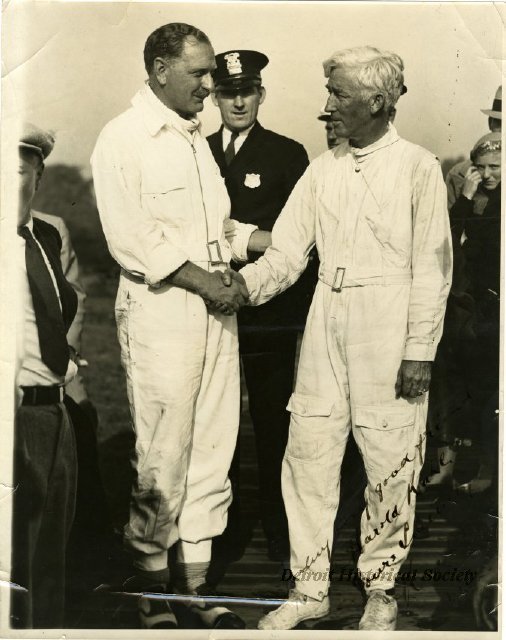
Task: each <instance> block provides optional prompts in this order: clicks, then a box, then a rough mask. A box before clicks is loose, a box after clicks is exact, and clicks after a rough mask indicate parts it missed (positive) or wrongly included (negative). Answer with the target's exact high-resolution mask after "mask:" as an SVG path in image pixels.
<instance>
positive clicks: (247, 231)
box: [224, 218, 258, 262]
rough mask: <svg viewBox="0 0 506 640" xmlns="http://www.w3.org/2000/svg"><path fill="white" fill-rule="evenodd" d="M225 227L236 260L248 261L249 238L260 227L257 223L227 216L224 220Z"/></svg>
mask: <svg viewBox="0 0 506 640" xmlns="http://www.w3.org/2000/svg"><path fill="white" fill-rule="evenodd" d="M224 228H225V237H226V239H227V241H228V243H229V244H230V248H231V250H232V257H233V259H234V260H235V261H236V262H247V260H248V244H249V239H250V237H251V234H252V233H253V232H254V231H256V230H257V229H258V227H257V225H255V224H246V223H244V222H238V221H237V220H233V219H232V218H227V219H226V220H225V222H224Z"/></svg>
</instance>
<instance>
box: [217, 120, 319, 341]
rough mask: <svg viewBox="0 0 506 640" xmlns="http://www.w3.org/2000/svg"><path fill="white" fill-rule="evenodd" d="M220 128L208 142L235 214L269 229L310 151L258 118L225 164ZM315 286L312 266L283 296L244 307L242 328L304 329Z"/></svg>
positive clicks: (266, 229) (307, 161)
mask: <svg viewBox="0 0 506 640" xmlns="http://www.w3.org/2000/svg"><path fill="white" fill-rule="evenodd" d="M222 131H223V127H221V128H220V130H219V131H217V132H216V133H214V134H212V135H211V136H209V137H208V139H207V140H208V142H209V146H210V147H211V151H212V153H213V155H214V158H215V160H216V163H217V164H218V166H219V168H220V171H221V174H222V176H223V177H224V179H225V184H226V186H227V190H228V194H229V196H230V201H231V217H232V218H234V219H236V220H238V221H240V222H245V223H250V224H255V225H258V227H259V228H260V229H263V230H265V231H271V230H272V227H273V226H274V223H275V222H276V219H277V217H278V215H279V214H280V213H281V210H282V208H283V206H284V205H285V202H286V201H287V199H288V196H289V195H290V193H291V191H292V189H293V187H294V186H295V184H296V183H297V181H298V180H299V178H300V177H301V176H302V174H303V173H304V171H305V170H306V167H307V166H308V164H309V160H308V156H307V153H306V151H305V149H304V147H303V146H302V145H301V144H299V143H298V142H295V140H291V139H290V138H286V137H285V136H282V135H279V134H277V133H274V132H273V131H269V130H268V129H264V128H263V127H262V126H261V125H260V124H259V123H258V122H256V123H255V125H254V126H253V128H252V129H251V131H250V132H249V134H248V136H247V138H246V140H245V141H244V143H243V144H242V146H241V147H240V148H239V150H238V152H237V154H236V155H235V157H234V158H233V160H232V162H231V163H230V165H229V166H227V164H226V163H225V153H224V150H223V137H222ZM258 257H259V254H255V253H251V254H250V256H249V261H250V262H254V261H255V260H256V259H257V258H258ZM235 266H236V268H237V267H238V265H235ZM315 284H316V269H315V268H311V266H309V267H308V269H307V270H306V273H305V274H304V276H303V277H302V278H301V279H300V280H299V281H298V282H297V283H296V284H295V285H294V286H293V287H291V288H290V289H289V290H288V291H286V292H285V293H283V294H282V295H280V296H278V297H276V298H274V299H273V300H271V301H270V302H268V303H267V304H265V305H262V306H261V307H258V308H252V307H245V308H244V309H243V310H242V311H241V313H240V314H239V324H240V326H241V327H242V329H243V330H244V328H246V327H247V326H252V327H254V326H262V327H265V328H267V327H268V328H270V329H282V328H288V327H289V328H292V329H295V328H296V329H301V328H303V324H304V320H305V317H306V315H307V311H308V309H309V304H310V303H311V298H312V294H313V291H314V286H315Z"/></svg>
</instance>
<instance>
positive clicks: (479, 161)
mask: <svg viewBox="0 0 506 640" xmlns="http://www.w3.org/2000/svg"><path fill="white" fill-rule="evenodd" d="M474 166H475V167H476V168H477V169H478V172H479V174H480V176H481V179H482V183H481V186H482V188H483V189H495V188H496V187H497V185H498V184H499V183H500V182H501V152H500V151H490V152H489V153H484V154H483V155H481V156H478V157H477V158H476V160H475V162H474Z"/></svg>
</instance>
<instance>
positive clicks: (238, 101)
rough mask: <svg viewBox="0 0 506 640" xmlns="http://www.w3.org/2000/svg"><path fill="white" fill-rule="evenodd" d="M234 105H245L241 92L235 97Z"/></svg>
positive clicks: (240, 106)
mask: <svg viewBox="0 0 506 640" xmlns="http://www.w3.org/2000/svg"><path fill="white" fill-rule="evenodd" d="M234 107H239V108H240V109H242V107H244V100H243V97H242V95H241V94H240V93H238V94H237V95H236V96H235V98H234Z"/></svg>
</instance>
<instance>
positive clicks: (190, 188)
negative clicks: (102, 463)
mask: <svg viewBox="0 0 506 640" xmlns="http://www.w3.org/2000/svg"><path fill="white" fill-rule="evenodd" d="M144 62H145V66H146V70H147V73H148V76H149V80H148V82H147V84H146V85H145V86H144V87H143V88H142V89H141V90H140V91H139V92H138V93H137V94H136V95H135V96H134V98H133V100H132V106H131V108H130V109H128V110H127V111H126V112H124V113H122V114H121V115H120V116H118V117H117V118H115V119H113V120H112V121H111V122H109V123H108V124H107V125H106V126H105V128H104V129H103V131H102V132H101V134H100V136H99V138H98V141H97V144H96V147H95V150H94V152H93V157H92V166H93V179H94V184H95V190H96V195H97V201H98V208H99V212H100V218H101V221H102V225H103V228H104V232H105V236H106V238H107V242H108V245H109V249H110V251H111V253H112V255H113V257H114V258H115V259H116V260H117V262H118V263H119V264H120V265H121V267H122V270H121V276H120V282H119V289H118V295H117V300H116V319H117V324H118V335H119V340H120V344H121V354H122V362H123V366H124V368H125V371H126V375H127V388H128V397H129V402H130V408H131V414H132V419H133V424H134V429H135V433H136V458H135V461H134V462H135V468H136V480H135V482H134V487H133V490H132V500H131V507H130V520H129V523H128V525H127V526H126V528H125V533H124V539H125V544H126V546H127V548H128V549H129V550H130V551H131V552H132V555H133V565H134V570H135V574H134V575H133V576H131V579H129V580H127V581H126V583H124V584H123V585H122V588H123V589H124V590H131V591H146V590H153V588H154V586H157V588H158V589H159V588H161V589H166V588H168V585H169V584H171V585H172V586H174V587H175V588H176V589H177V590H178V591H179V592H182V593H185V594H191V595H193V594H197V593H198V592H199V589H200V588H201V587H203V585H204V583H205V581H206V573H207V568H208V565H209V561H210V559H211V543H212V538H213V537H214V536H217V535H219V534H221V533H222V532H223V530H224V528H225V524H226V518H227V509H228V506H229V504H230V501H231V492H230V482H229V480H228V477H227V473H228V470H229V467H230V462H231V460H232V454H233V451H234V448H235V443H236V438H237V430H238V425H239V402H240V398H239V357H238V343H237V325H236V317H235V315H233V311H237V310H238V308H239V306H241V305H242V304H244V302H245V300H246V297H247V291H246V290H245V288H244V286H243V285H241V284H238V283H237V282H232V284H231V286H228V287H225V286H224V284H223V283H222V280H221V275H220V272H222V271H224V270H225V269H226V268H227V265H228V264H229V261H230V259H231V257H233V258H234V259H235V260H237V259H238V260H241V261H245V260H246V259H247V250H248V249H250V250H251V249H255V250H257V251H263V250H264V249H265V246H267V245H268V244H269V240H270V234H269V233H267V232H260V231H256V229H257V227H256V226H253V225H244V224H240V223H238V222H236V221H231V220H230V219H229V214H230V202H229V198H228V194H227V190H226V187H225V184H224V182H223V179H222V177H221V175H220V170H219V168H218V166H217V165H216V163H215V161H214V159H213V155H212V153H211V151H210V149H209V146H208V143H207V141H206V139H205V138H204V137H203V136H202V135H201V133H200V123H199V120H198V119H197V118H196V117H195V114H196V113H197V112H199V111H202V109H203V103H204V99H205V98H206V97H207V96H208V95H209V93H210V92H211V90H212V89H213V82H212V76H211V74H212V72H213V71H214V69H215V68H216V63H215V57H214V51H213V49H212V46H211V44H210V42H209V39H208V38H207V36H206V35H205V34H204V33H202V32H201V31H200V30H198V29H196V28H195V27H192V26H190V25H185V24H179V23H173V24H168V25H165V26H162V27H160V28H159V29H157V30H156V31H154V32H153V33H152V34H151V35H150V36H149V38H148V39H147V41H146V45H145V49H144ZM259 240H260V241H261V242H260V243H259V242H258V241H259ZM264 240H265V243H264V244H263V241H264ZM255 243H256V244H255ZM206 302H207V303H208V304H209V302H211V303H215V307H214V308H215V309H218V308H222V309H225V310H226V313H221V312H219V311H212V310H208V307H206ZM177 542H179V544H178V547H177V564H176V572H175V574H172V576H170V575H169V569H168V559H167V550H168V549H169V548H170V547H172V545H174V544H175V543H177ZM141 604H142V606H141V607H140V610H141V618H142V621H143V623H144V624H145V625H146V626H150V617H151V618H155V617H156V619H159V616H158V613H160V612H159V611H154V609H156V607H155V605H156V601H152V602H150V601H147V600H145V601H144V602H143V603H141ZM162 606H164V607H165V611H166V613H168V614H170V608H169V605H168V603H165V602H164V603H162ZM150 607H151V609H150ZM193 609H194V610H195V611H194V613H195V614H196V615H198V617H199V618H200V623H202V624H204V625H205V626H208V627H221V628H236V627H242V626H244V625H243V622H242V621H241V620H240V619H239V618H238V617H237V616H235V615H234V614H232V613H230V612H229V611H227V609H224V608H223V607H203V608H199V606H198V605H197V604H195V605H194V606H193ZM151 614H153V615H151ZM169 617H170V615H169ZM169 624H170V620H169V619H167V625H169Z"/></svg>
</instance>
